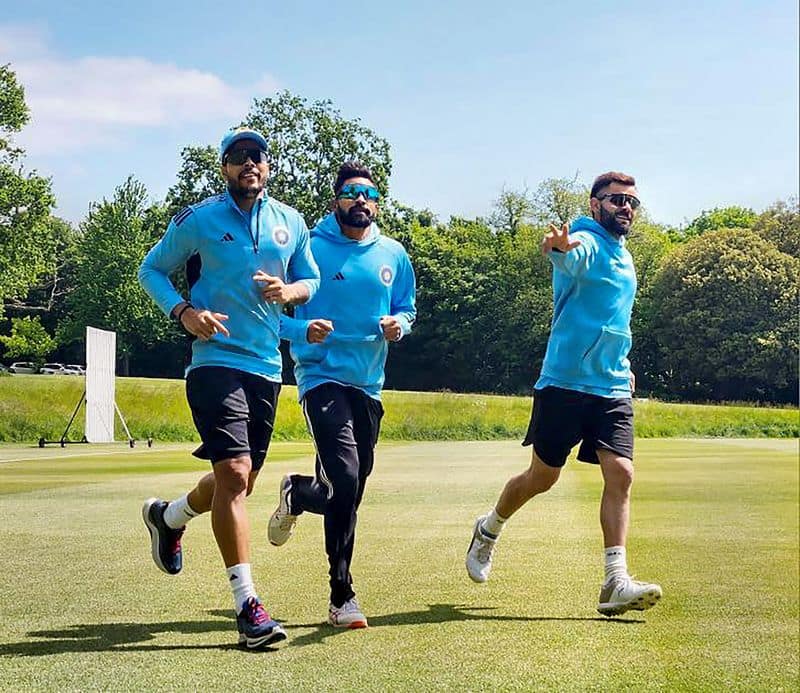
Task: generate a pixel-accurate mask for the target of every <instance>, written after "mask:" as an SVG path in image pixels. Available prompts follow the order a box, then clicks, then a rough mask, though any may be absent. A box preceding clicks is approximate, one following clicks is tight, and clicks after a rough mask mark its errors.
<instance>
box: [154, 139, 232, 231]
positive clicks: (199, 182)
mask: <svg viewBox="0 0 800 693" xmlns="http://www.w3.org/2000/svg"><path fill="white" fill-rule="evenodd" d="M181 161H182V164H181V170H180V171H179V172H178V182H177V183H175V185H173V186H172V187H171V188H170V189H169V191H168V192H167V206H168V208H169V216H170V217H172V216H174V215H175V214H177V213H178V212H179V211H180V210H182V209H183V208H184V207H188V206H189V205H191V204H194V203H196V202H199V201H200V200H203V199H205V198H206V197H211V196H212V195H218V194H219V193H221V192H223V191H224V190H225V182H224V181H223V179H222V174H221V172H220V161H219V149H218V147H212V146H210V145H209V146H206V147H184V148H183V150H182V151H181Z"/></svg>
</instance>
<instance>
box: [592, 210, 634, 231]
mask: <svg viewBox="0 0 800 693" xmlns="http://www.w3.org/2000/svg"><path fill="white" fill-rule="evenodd" d="M597 222H598V223H599V224H600V226H602V227H603V228H604V229H605V230H606V231H609V232H610V233H613V234H614V235H616V236H627V235H628V234H629V233H630V230H631V225H632V224H633V216H632V215H631V216H630V217H627V216H624V215H622V214H620V213H619V212H616V213H614V214H612V213H611V212H609V211H607V210H606V208H605V207H603V206H601V207H600V218H599V219H598V220H597Z"/></svg>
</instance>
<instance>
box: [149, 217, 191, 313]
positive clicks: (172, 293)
mask: <svg viewBox="0 0 800 693" xmlns="http://www.w3.org/2000/svg"><path fill="white" fill-rule="evenodd" d="M194 222H195V220H194V212H193V211H191V209H188V208H187V209H186V210H184V211H182V212H179V213H178V214H176V215H175V216H174V217H173V219H172V221H170V223H169V226H168V227H167V232H166V233H165V234H164V236H163V238H162V239H161V240H160V241H159V242H158V243H156V244H155V245H154V246H153V247H152V248H151V249H150V252H148V253H147V255H145V257H144V260H142V264H141V265H140V266H139V283H140V284H141V285H142V287H143V288H144V290H145V291H146V292H147V293H148V295H149V296H150V298H152V299H153V301H155V303H156V305H158V307H159V308H160V309H161V310H162V312H163V313H164V314H165V315H168V316H172V314H173V313H175V312H177V311H180V310H181V309H182V307H183V306H184V304H185V303H186V301H185V300H184V298H183V296H181V295H180V293H178V290H177V289H176V288H175V286H174V285H173V283H172V281H170V278H169V275H170V274H171V273H172V272H174V271H175V270H177V269H178V268H179V267H182V266H183V265H184V264H185V263H186V261H187V260H188V259H189V257H191V256H192V255H193V254H194V253H195V252H196V251H197V248H196V240H195V239H196V236H195V234H194V233H193V231H194Z"/></svg>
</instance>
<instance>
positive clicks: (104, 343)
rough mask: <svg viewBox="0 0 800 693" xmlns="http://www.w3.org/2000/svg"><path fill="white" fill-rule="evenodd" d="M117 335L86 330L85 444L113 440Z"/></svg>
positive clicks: (105, 331)
mask: <svg viewBox="0 0 800 693" xmlns="http://www.w3.org/2000/svg"><path fill="white" fill-rule="evenodd" d="M116 360H117V333H116V332H108V331H107V330H98V329H97V328H95V327H87V328H86V440H88V441H89V442H90V443H110V442H112V441H113V440H114V375H115V370H116V368H115V367H116Z"/></svg>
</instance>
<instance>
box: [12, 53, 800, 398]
mask: <svg viewBox="0 0 800 693" xmlns="http://www.w3.org/2000/svg"><path fill="white" fill-rule="evenodd" d="M28 117H29V113H28V109H27V106H26V104H25V98H24V89H23V87H22V85H21V84H20V83H19V82H18V80H17V79H16V75H15V74H14V72H13V70H12V69H11V67H10V66H9V65H6V66H0V296H1V297H2V308H0V311H2V312H1V313H0V358H2V359H3V360H5V361H9V360H12V359H17V358H20V359H26V360H34V361H40V362H41V361H44V360H45V359H57V358H60V359H62V360H64V361H69V362H76V361H78V360H80V359H81V357H82V356H83V349H84V344H83V339H84V332H85V326H86V325H92V326H95V327H99V328H103V329H109V330H114V331H115V332H116V333H117V350H118V355H119V357H120V368H119V372H120V373H121V374H125V375H127V374H130V375H142V376H162V377H180V376H181V374H182V372H183V367H184V365H185V364H186V362H187V358H188V346H189V342H188V338H187V337H186V336H185V335H183V334H182V333H180V331H179V330H178V329H177V327H176V326H175V325H174V324H173V323H171V322H170V321H169V320H168V319H167V318H166V317H165V316H164V315H162V314H161V312H160V311H159V310H158V309H157V308H156V307H155V305H154V304H153V303H152V301H150V299H149V298H148V297H147V296H146V295H145V294H144V292H143V291H142V289H141V288H140V286H139V285H138V282H137V279H136V272H137V269H138V266H139V263H140V262H141V260H142V258H143V257H144V254H145V253H146V252H147V250H149V248H150V247H151V246H152V245H153V244H154V243H155V242H156V241H157V240H158V239H159V238H160V237H161V235H162V234H163V233H164V230H165V229H166V226H167V224H168V222H169V219H170V218H171V217H172V216H173V215H174V214H175V213H177V212H178V211H180V210H181V209H183V208H184V207H185V206H187V205H189V204H192V203H194V202H197V201H199V200H200V199H203V198H204V197H207V196H208V195H211V194H215V193H218V192H221V191H222V189H223V182H222V178H221V176H220V174H219V171H218V168H219V164H218V161H217V157H218V154H217V150H216V147H215V146H213V145H209V146H190V147H186V148H185V149H184V150H183V151H182V155H181V167H180V170H179V171H178V172H177V176H176V182H175V184H174V185H173V186H172V187H171V188H170V189H169V191H168V193H167V195H166V198H165V199H164V200H162V201H153V200H152V199H151V198H150V196H149V194H148V191H147V190H146V188H145V187H144V185H143V184H142V183H141V182H139V181H137V180H136V179H134V178H133V177H128V178H127V179H126V180H124V181H122V182H121V183H120V185H119V186H118V187H117V189H116V190H115V192H114V195H113V196H112V197H111V198H110V199H103V200H100V201H97V202H95V203H94V204H93V205H91V207H90V210H89V212H88V214H87V216H86V217H85V219H83V220H82V221H81V222H80V223H79V224H78V225H77V226H73V225H71V224H69V223H67V222H66V221H64V220H62V219H59V218H58V217H56V216H54V215H53V213H52V210H53V208H54V206H55V198H54V196H53V193H52V190H51V184H50V181H49V179H47V178H45V177H42V176H39V175H38V174H35V173H29V172H26V171H25V168H24V151H22V150H21V149H20V148H18V147H15V146H14V145H13V135H14V133H16V132H19V131H20V130H21V129H22V128H23V127H24V125H25V123H26V122H27V120H28ZM241 124H243V125H247V126H250V127H253V128H256V129H258V130H260V131H262V132H265V133H267V134H268V140H269V143H270V152H269V157H270V167H271V178H270V181H269V186H268V190H269V194H270V195H272V196H274V197H276V198H277V199H280V200H282V201H284V202H286V203H287V204H290V205H292V206H293V207H295V208H297V209H298V210H299V211H300V212H301V213H302V214H303V215H304V217H305V219H306V222H307V223H308V224H309V226H312V225H313V224H314V223H316V222H317V221H318V220H319V219H320V218H321V217H322V216H323V215H324V214H326V213H327V211H328V209H329V205H330V202H331V197H332V190H331V182H332V180H333V179H334V177H335V173H336V170H337V169H338V166H339V164H340V163H341V162H342V161H343V160H345V159H348V158H355V159H359V160H360V161H362V162H363V163H365V164H367V165H368V166H370V168H371V169H372V171H373V172H374V174H375V177H376V183H377V184H378V187H379V188H380V190H381V192H382V193H383V195H384V198H383V199H384V201H383V206H382V212H381V218H380V219H379V224H380V226H381V228H382V231H383V232H384V233H387V234H389V235H391V236H393V237H394V238H397V239H398V240H400V241H401V242H403V243H404V244H405V245H406V247H407V248H408V251H409V254H410V256H411V259H412V262H413V264H414V267H415V270H416V273H417V282H418V297H417V299H418V313H419V319H418V323H417V325H416V326H415V330H414V333H413V335H412V337H411V338H409V339H406V340H403V341H402V342H400V343H399V344H397V345H393V347H392V355H391V356H390V359H389V364H388V370H387V386H388V387H392V388H397V389H413V390H443V389H448V390H453V391H461V392H498V393H527V392H529V391H530V388H531V385H532V383H533V382H534V381H535V379H536V377H537V376H538V371H539V368H540V366H541V362H542V359H543V357H544V350H545V346H546V343H547V336H548V333H549V328H550V320H551V317H552V290H551V284H550V275H551V271H550V266H549V263H548V261H547V260H546V259H545V258H543V257H542V256H541V255H540V254H539V242H540V239H541V236H542V234H543V233H544V232H545V231H546V229H547V225H548V224H549V223H550V222H555V223H559V224H560V223H564V222H568V221H570V220H572V219H574V218H575V217H576V216H578V215H580V214H585V213H587V211H588V188H587V186H586V184H585V183H584V182H582V181H581V180H580V177H579V176H578V175H575V176H572V177H564V178H551V179H547V180H544V181H542V182H541V183H540V184H539V185H538V186H537V187H536V188H534V189H528V188H522V189H503V190H501V191H499V192H498V197H497V199H496V201H495V202H494V204H493V206H492V208H491V209H490V210H488V213H487V215H486V216H485V217H477V218H474V219H464V218H459V217H451V218H450V219H448V220H440V219H438V218H437V217H436V216H435V215H434V214H433V213H431V212H430V211H429V210H427V209H414V208H412V207H410V206H407V205H404V204H402V202H400V201H398V200H396V199H393V198H392V197H390V196H389V189H388V184H389V179H390V176H391V172H392V159H391V150H390V145H389V143H388V142H387V141H386V140H385V139H384V138H382V137H380V136H379V135H378V134H376V133H375V132H373V131H372V130H370V129H369V128H367V127H366V126H364V125H363V124H362V123H361V122H360V121H359V120H358V119H347V118H345V117H343V116H342V115H341V113H340V112H339V111H338V109H337V108H336V107H335V105H334V104H333V103H332V102H330V101H314V102H309V101H308V100H307V99H304V98H302V97H299V96H296V95H293V94H291V93H289V92H281V93H278V94H276V95H275V96H272V97H267V98H262V99H255V100H254V101H253V103H252V106H251V108H250V111H249V112H248V113H247V114H246V116H245V118H244V119H243V121H242V123H241ZM628 247H629V249H630V250H631V252H632V254H633V256H634V260H635V263H636V268H637V273H638V279H639V293H638V297H637V301H636V305H635V307H634V317H633V325H632V329H633V340H634V347H633V350H632V352H631V355H630V359H631V363H632V366H633V370H634V372H635V373H636V376H637V387H638V391H639V393H640V394H651V395H654V396H658V397H662V398H669V399H682V400H695V401H697V400H752V401H770V402H784V403H791V402H796V401H797V391H798V328H799V325H798V278H799V276H800V207H799V206H798V201H797V199H790V200H783V201H778V202H776V203H775V204H774V205H772V206H771V207H769V208H768V209H766V210H764V211H762V212H760V213H756V212H755V211H754V210H751V209H747V208H744V207H736V206H734V207H725V208H716V209H711V210H707V211H704V212H702V213H701V214H700V215H699V216H698V217H697V218H696V219H694V220H693V221H691V222H690V223H688V224H686V225H684V226H682V227H672V226H668V225H665V224H660V223H657V222H656V221H654V220H652V219H651V218H650V217H649V215H648V214H647V211H646V210H644V209H642V210H640V215H639V219H638V220H637V222H636V224H635V226H634V229H633V232H632V234H631V236H630V238H629V239H628ZM177 281H178V283H179V284H180V281H181V278H180V277H178V278H177ZM286 373H287V377H290V373H291V370H290V369H286Z"/></svg>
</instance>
